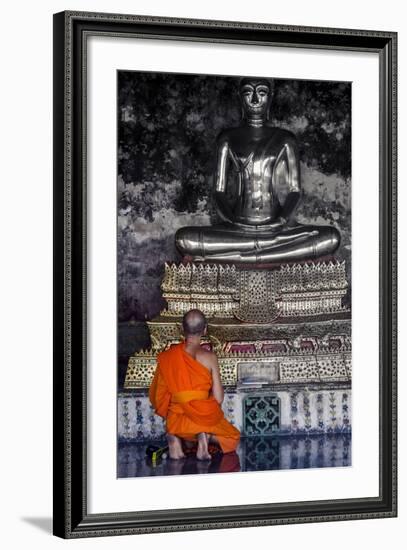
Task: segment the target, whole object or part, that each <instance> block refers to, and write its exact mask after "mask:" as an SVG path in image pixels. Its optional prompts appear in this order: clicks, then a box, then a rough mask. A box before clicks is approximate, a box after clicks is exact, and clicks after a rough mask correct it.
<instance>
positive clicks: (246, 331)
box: [119, 261, 351, 440]
mask: <svg viewBox="0 0 407 550" xmlns="http://www.w3.org/2000/svg"><path fill="white" fill-rule="evenodd" d="M347 287H348V284H347V278H346V271H345V262H336V261H330V262H315V263H314V262H312V263H304V264H293V265H280V266H278V267H276V268H274V269H270V268H265V267H258V266H253V267H248V266H235V265H222V264H193V263H188V264H179V265H176V264H171V265H170V264H167V265H166V266H165V275H164V278H163V281H162V285H161V288H162V292H163V296H164V298H165V299H166V301H167V308H166V309H165V310H164V311H162V312H161V314H160V315H159V316H158V317H157V318H155V319H153V320H151V321H149V322H148V323H147V324H148V328H149V331H150V335H151V342H152V346H151V349H149V350H145V351H141V352H138V353H135V354H134V355H133V356H132V357H130V359H129V363H128V368H127V373H126V378H125V384H124V387H125V393H123V394H122V395H121V396H120V398H119V435H120V437H121V438H122V439H126V440H127V439H142V438H154V437H160V436H161V435H162V433H163V431H164V426H163V424H162V421H161V420H160V419H159V418H158V417H157V416H155V415H154V414H153V412H152V410H151V407H150V405H149V403H148V398H147V391H148V387H149V385H150V383H151V380H152V377H153V374H154V370H155V366H156V356H157V354H158V353H159V352H160V351H162V350H164V349H166V348H167V347H168V346H169V345H171V344H172V343H174V342H179V341H180V340H181V339H182V332H181V322H182V316H183V314H184V313H185V312H187V311H188V310H190V309H192V308H199V309H200V310H201V311H203V312H204V313H205V315H206V316H207V318H208V337H207V340H206V341H205V342H204V343H203V345H204V346H206V347H208V348H209V349H212V350H213V351H215V352H216V354H217V356H218V359H219V365H220V371H221V376H222V382H223V385H224V387H225V400H224V405H223V406H224V411H225V415H226V417H227V418H228V419H229V420H230V421H231V422H233V423H235V424H236V426H237V427H238V428H239V429H240V430H241V432H242V435H245V436H251V435H269V434H272V433H281V434H284V433H302V432H305V433H308V432H309V433H313V432H330V431H333V432H337V431H349V430H350V389H351V317H350V310H349V309H348V308H347V307H346V306H345V305H344V298H345V295H346V292H347Z"/></svg>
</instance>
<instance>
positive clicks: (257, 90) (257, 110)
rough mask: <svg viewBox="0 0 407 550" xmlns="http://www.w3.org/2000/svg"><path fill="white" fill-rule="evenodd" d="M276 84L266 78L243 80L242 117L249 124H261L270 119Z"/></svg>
mask: <svg viewBox="0 0 407 550" xmlns="http://www.w3.org/2000/svg"><path fill="white" fill-rule="evenodd" d="M273 92H274V82H273V81H270V80H266V79H265V78H255V77H253V78H243V79H242V80H241V81H240V85H239V97H240V101H241V105H242V116H243V118H244V119H246V120H247V121H248V122H249V124H251V123H254V124H255V125H257V124H256V122H257V123H258V124H261V123H262V122H264V121H265V120H267V119H268V115H269V109H270V104H271V100H272V97H273Z"/></svg>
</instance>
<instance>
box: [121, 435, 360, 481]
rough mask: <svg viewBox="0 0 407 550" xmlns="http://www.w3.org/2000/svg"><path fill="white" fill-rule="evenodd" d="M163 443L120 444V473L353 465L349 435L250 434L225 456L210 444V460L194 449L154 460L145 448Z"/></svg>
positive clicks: (222, 471) (256, 469)
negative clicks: (182, 455) (198, 455)
mask: <svg viewBox="0 0 407 550" xmlns="http://www.w3.org/2000/svg"><path fill="white" fill-rule="evenodd" d="M151 444H154V445H160V444H161V445H164V442H158V443H157V442H143V443H120V444H119V450H118V472H117V476H118V477H119V478H122V477H146V476H168V475H186V474H215V473H226V472H249V471H265V470H287V469H306V468H332V467H343V466H350V465H351V436H350V434H328V435H310V436H295V437H293V436H273V437H249V438H244V439H242V440H241V441H240V444H239V447H238V449H237V452H235V453H228V454H226V455H223V454H221V453H219V452H217V449H216V447H211V448H210V452H211V454H212V460H211V461H205V462H203V461H199V460H197V459H196V456H195V451H194V449H191V450H189V451H188V454H187V456H186V458H184V459H182V460H171V459H169V458H163V459H161V460H158V461H157V462H156V463H152V461H151V460H150V459H148V458H147V457H146V448H147V447H148V446H149V445H151Z"/></svg>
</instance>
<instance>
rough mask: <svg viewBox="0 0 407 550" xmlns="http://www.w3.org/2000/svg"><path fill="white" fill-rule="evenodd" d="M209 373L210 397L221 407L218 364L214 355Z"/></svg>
mask: <svg viewBox="0 0 407 550" xmlns="http://www.w3.org/2000/svg"><path fill="white" fill-rule="evenodd" d="M211 372H212V395H213V397H214V398H215V399H216V401H217V402H218V403H219V405H221V404H222V402H223V386H222V382H221V379H220V371H219V364H218V360H217V358H216V355H214V356H213V360H212V364H211Z"/></svg>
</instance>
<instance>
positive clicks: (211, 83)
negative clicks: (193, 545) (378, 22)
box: [54, 12, 397, 538]
mask: <svg viewBox="0 0 407 550" xmlns="http://www.w3.org/2000/svg"><path fill="white" fill-rule="evenodd" d="M396 39H397V37H396V34H395V33H392V32H374V31H364V30H347V29H327V28H326V29H325V28H324V29H321V28H311V27H306V28H304V27H291V26H290V27H288V26H278V25H272V24H270V25H264V24H256V23H239V22H226V21H201V20H186V19H185V20H181V19H171V18H160V17H145V16H134V15H113V14H97V13H81V12H63V13H59V14H56V15H55V16H54V159H55V161H54V201H55V208H54V212H55V220H54V243H55V251H54V273H55V280H54V308H55V310H54V319H55V330H54V533H55V535H57V536H61V537H65V538H74V537H90V536H98V535H100V536H102V535H116V534H137V533H153V532H164V531H175V530H196V529H212V528H224V527H243V526H260V525H272V524H283V523H295V522H312V521H330V520H345V519H364V518H373V517H374V518H377V517H391V516H395V515H396V451H397V449H396V397H397V392H396V258H397V254H396Z"/></svg>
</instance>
